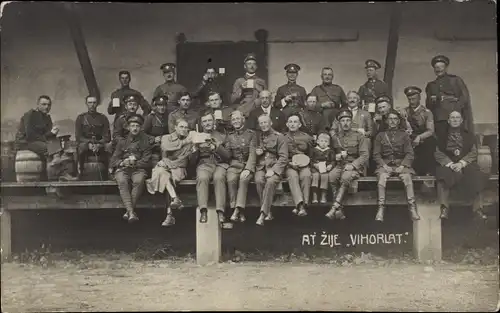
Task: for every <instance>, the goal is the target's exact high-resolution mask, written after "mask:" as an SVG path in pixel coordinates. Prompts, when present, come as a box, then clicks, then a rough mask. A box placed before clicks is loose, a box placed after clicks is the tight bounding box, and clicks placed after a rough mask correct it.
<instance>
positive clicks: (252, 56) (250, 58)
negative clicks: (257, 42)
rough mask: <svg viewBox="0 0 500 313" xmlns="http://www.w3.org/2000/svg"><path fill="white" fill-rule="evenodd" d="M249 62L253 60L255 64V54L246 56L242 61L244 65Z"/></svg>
mask: <svg viewBox="0 0 500 313" xmlns="http://www.w3.org/2000/svg"><path fill="white" fill-rule="evenodd" d="M250 60H254V61H255V62H257V57H256V56H255V54H253V53H249V54H247V56H246V57H245V61H243V63H246V62H247V61H250Z"/></svg>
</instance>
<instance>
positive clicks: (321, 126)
mask: <svg viewBox="0 0 500 313" xmlns="http://www.w3.org/2000/svg"><path fill="white" fill-rule="evenodd" d="M299 114H300V115H301V116H302V120H303V122H304V125H302V129H301V130H303V131H304V132H306V133H308V134H309V135H311V136H316V135H318V134H319V133H320V132H322V131H327V129H328V121H327V118H325V116H324V115H323V114H321V113H320V112H318V111H315V110H311V109H309V108H305V109H304V110H301V111H300V112H299Z"/></svg>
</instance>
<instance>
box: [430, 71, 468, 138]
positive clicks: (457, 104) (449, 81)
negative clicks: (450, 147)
mask: <svg viewBox="0 0 500 313" xmlns="http://www.w3.org/2000/svg"><path fill="white" fill-rule="evenodd" d="M425 92H426V94H427V97H426V101H425V103H426V107H427V108H428V109H429V110H430V111H431V112H432V115H433V116H434V122H435V131H436V137H438V138H439V137H442V136H444V134H445V133H446V129H447V128H448V123H447V120H448V117H449V115H450V113H451V112H453V111H458V112H460V114H462V118H463V119H464V125H465V128H466V129H467V130H469V131H471V132H474V128H473V126H474V123H473V120H472V108H471V104H470V96H469V90H468V89H467V86H466V85H465V83H464V81H463V80H462V78H460V77H459V76H456V75H451V74H444V75H442V76H439V77H437V78H436V79H435V80H434V81H431V82H429V83H428V84H427V86H426V87H425Z"/></svg>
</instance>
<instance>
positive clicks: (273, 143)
mask: <svg viewBox="0 0 500 313" xmlns="http://www.w3.org/2000/svg"><path fill="white" fill-rule="evenodd" d="M258 121H259V129H260V132H259V133H257V148H256V149H255V154H256V155H257V165H256V168H255V169H256V171H255V187H256V189H257V194H258V195H259V199H260V203H261V207H260V216H259V219H258V220H257V222H256V224H257V225H260V226H263V225H264V220H266V221H270V220H272V219H273V216H272V214H271V205H272V204H273V200H274V194H275V192H276V187H277V186H278V184H279V183H280V182H281V175H282V174H283V172H284V171H285V168H286V165H287V164H288V144H287V140H286V137H285V136H284V135H282V134H280V133H279V132H277V131H275V130H274V129H273V127H272V120H271V118H270V116H269V115H266V114H262V115H261V116H259V118H258Z"/></svg>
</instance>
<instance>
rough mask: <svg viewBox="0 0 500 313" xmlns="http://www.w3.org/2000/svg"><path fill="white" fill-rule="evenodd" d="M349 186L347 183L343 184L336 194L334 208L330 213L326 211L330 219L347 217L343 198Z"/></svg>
mask: <svg viewBox="0 0 500 313" xmlns="http://www.w3.org/2000/svg"><path fill="white" fill-rule="evenodd" d="M346 189H347V186H346V185H345V184H342V185H341V186H340V188H339V190H338V192H337V194H336V197H335V198H334V202H333V205H332V208H331V209H330V211H329V212H328V213H326V217H328V218H329V219H334V218H337V219H339V220H343V219H345V215H344V212H343V210H342V204H341V203H342V200H343V198H344V194H345V192H346Z"/></svg>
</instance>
